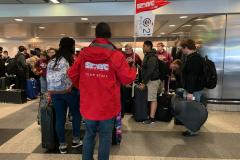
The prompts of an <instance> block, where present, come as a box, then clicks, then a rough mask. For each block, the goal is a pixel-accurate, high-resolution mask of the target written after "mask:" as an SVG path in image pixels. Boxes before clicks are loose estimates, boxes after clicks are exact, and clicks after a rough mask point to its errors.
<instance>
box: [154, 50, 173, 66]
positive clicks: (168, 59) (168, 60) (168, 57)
mask: <svg viewBox="0 0 240 160" xmlns="http://www.w3.org/2000/svg"><path fill="white" fill-rule="evenodd" d="M156 55H157V57H158V58H160V57H161V56H162V57H163V61H164V62H165V63H167V64H168V66H169V65H170V64H171V63H172V60H173V58H172V56H171V55H170V54H169V53H168V52H167V51H165V50H163V52H159V51H157V54H156Z"/></svg>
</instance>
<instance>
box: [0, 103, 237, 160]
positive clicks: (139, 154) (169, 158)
mask: <svg viewBox="0 0 240 160" xmlns="http://www.w3.org/2000/svg"><path fill="white" fill-rule="evenodd" d="M37 108H38V100H35V101H29V102H28V103H26V104H23V105H16V104H0V160H54V159H56V160H67V159H68V160H80V159H81V155H80V154H81V152H82V148H79V149H71V148H70V147H69V150H68V151H69V152H68V154H66V155H60V154H59V153H58V151H52V152H47V151H46V150H44V149H42V148H41V133H40V127H39V126H38V124H37V122H36V117H37ZM239 122H240V112H223V111H209V118H208V120H207V122H206V123H205V125H204V126H203V127H202V129H201V132H200V134H199V136H197V137H189V138H185V137H182V136H181V132H182V131H184V130H185V128H184V127H183V126H177V125H174V122H173V121H171V122H170V123H164V122H157V123H155V124H152V125H143V124H141V123H136V122H134V120H133V119H132V117H131V116H130V115H127V116H125V117H124V119H123V141H122V143H121V145H118V146H113V147H112V148H111V160H190V159H193V160H195V159H197V160H199V159H202V160H208V159H228V160H229V159H230V160H231V159H240V143H239V142H240V124H239ZM82 128H84V126H83V127H82ZM82 134H83V132H82ZM66 137H67V139H68V141H69V142H70V141H71V124H70V123H68V124H67V125H66ZM95 151H96V152H95V153H96V154H97V147H96V150H95Z"/></svg>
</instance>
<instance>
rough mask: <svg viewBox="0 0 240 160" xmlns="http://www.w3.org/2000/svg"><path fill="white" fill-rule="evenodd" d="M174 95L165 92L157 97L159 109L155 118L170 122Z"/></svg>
mask: <svg viewBox="0 0 240 160" xmlns="http://www.w3.org/2000/svg"><path fill="white" fill-rule="evenodd" d="M171 98H172V95H170V94H167V93H164V94H162V95H159V96H158V97H157V103H158V107H157V111H156V114H155V119H156V120H158V121H163V122H169V121H171V120H172V117H173V114H172V107H171Z"/></svg>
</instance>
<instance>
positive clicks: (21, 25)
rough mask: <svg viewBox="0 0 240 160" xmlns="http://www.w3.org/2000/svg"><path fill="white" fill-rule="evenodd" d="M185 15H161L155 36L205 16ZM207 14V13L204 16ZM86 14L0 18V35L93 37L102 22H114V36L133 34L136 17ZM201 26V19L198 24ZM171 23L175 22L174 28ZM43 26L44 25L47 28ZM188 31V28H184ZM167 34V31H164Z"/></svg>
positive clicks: (125, 36)
mask: <svg viewBox="0 0 240 160" xmlns="http://www.w3.org/2000/svg"><path fill="white" fill-rule="evenodd" d="M180 16H182V15H157V16H156V18H155V26H154V34H153V37H161V36H166V35H170V34H175V35H177V34H178V33H176V31H177V30H179V28H181V26H183V25H186V24H189V23H191V22H192V21H194V20H195V19H196V18H199V17H202V16H203V15H188V18H185V19H180V18H179V17H180ZM204 16H206V15H204ZM81 18H82V17H77V16H76V17H25V18H23V22H15V21H14V18H0V38H6V39H25V38H34V37H39V38H59V37H62V36H63V35H65V36H71V37H76V38H77V37H78V38H83V39H84V38H92V37H94V26H96V24H97V23H98V22H101V21H105V22H107V23H109V24H110V26H111V29H112V33H113V38H129V37H133V21H134V16H104V17H103V16H99V17H87V18H88V21H82V20H81ZM194 24H196V25H201V22H196V23H194ZM169 25H175V27H170V26H169ZM39 27H44V28H43V29H41V28H39ZM181 32H185V30H183V31H181ZM163 33H164V34H163Z"/></svg>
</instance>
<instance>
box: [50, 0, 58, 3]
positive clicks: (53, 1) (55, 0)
mask: <svg viewBox="0 0 240 160" xmlns="http://www.w3.org/2000/svg"><path fill="white" fill-rule="evenodd" d="M50 1H51V2H52V3H56V4H57V3H60V2H59V1H58V0H50Z"/></svg>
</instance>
